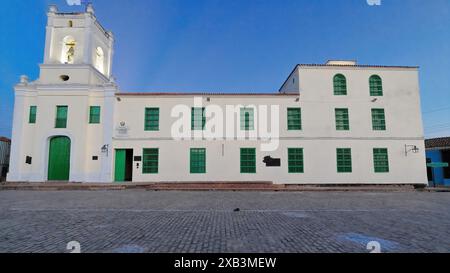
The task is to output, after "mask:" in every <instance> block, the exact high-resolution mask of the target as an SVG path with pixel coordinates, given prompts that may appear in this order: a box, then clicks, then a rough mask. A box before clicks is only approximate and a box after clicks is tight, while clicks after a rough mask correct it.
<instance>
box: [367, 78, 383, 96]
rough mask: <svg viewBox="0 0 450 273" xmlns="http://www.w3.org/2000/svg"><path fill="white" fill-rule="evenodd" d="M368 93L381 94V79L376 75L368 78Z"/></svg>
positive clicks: (372, 94)
mask: <svg viewBox="0 0 450 273" xmlns="http://www.w3.org/2000/svg"><path fill="white" fill-rule="evenodd" d="M369 86H370V95H371V96H383V81H382V80H381V77H380V76H378V75H372V76H370V78H369Z"/></svg>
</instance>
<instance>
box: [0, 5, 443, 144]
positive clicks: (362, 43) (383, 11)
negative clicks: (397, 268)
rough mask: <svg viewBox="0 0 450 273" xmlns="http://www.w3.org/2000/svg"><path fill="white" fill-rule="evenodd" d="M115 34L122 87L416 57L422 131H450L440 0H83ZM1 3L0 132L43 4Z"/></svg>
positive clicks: (221, 80) (404, 61)
mask: <svg viewBox="0 0 450 273" xmlns="http://www.w3.org/2000/svg"><path fill="white" fill-rule="evenodd" d="M92 2H93V4H94V7H95V10H96V15H97V18H98V19H99V20H100V22H101V23H102V24H103V25H104V26H105V28H107V29H109V30H112V31H113V32H114V34H115V37H116V44H115V58H114V67H113V73H114V75H115V77H116V78H117V82H118V84H119V86H120V88H121V89H122V90H124V91H221V92H237V91H242V92H273V91H277V90H278V88H279V87H280V85H281V84H282V83H283V81H284V80H285V78H286V76H287V75H288V74H289V72H290V71H291V70H292V68H293V67H294V65H295V64H297V63H324V62H325V61H326V60H328V59H356V60H358V63H360V64H382V65H419V66H420V67H421V69H420V81H421V97H422V110H423V112H424V124H425V128H426V131H425V132H426V135H427V136H429V137H434V136H441V135H450V118H449V117H450V27H449V26H450V1H449V0H429V1H423V0H382V5H381V6H369V5H367V3H366V0H334V1H332V0H292V1H290V0H159V1H156V0H127V1H122V0H93V1H92ZM53 3H54V4H57V5H58V7H59V9H60V10H63V11H71V10H79V9H80V7H75V8H74V7H69V6H68V5H67V4H66V1H65V0H53V1H48V0H42V1H39V0H22V1H19V0H14V1H3V2H2V8H1V10H0V111H1V115H0V135H3V136H8V137H9V136H10V135H11V123H12V110H13V102H14V96H13V88H12V87H13V85H14V84H15V83H17V81H18V79H19V76H20V75H21V74H26V75H28V76H29V77H30V78H31V79H36V78H37V77H38V72H39V71H38V64H39V63H41V62H42V59H43V51H44V39H45V24H46V11H47V6H48V5H49V4H53Z"/></svg>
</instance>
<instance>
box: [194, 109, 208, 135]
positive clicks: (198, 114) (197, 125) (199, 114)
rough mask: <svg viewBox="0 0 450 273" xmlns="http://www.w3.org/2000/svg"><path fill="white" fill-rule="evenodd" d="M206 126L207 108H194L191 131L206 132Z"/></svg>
mask: <svg viewBox="0 0 450 273" xmlns="http://www.w3.org/2000/svg"><path fill="white" fill-rule="evenodd" d="M205 124H206V116H205V107H203V108H200V107H192V110H191V130H204V129H205Z"/></svg>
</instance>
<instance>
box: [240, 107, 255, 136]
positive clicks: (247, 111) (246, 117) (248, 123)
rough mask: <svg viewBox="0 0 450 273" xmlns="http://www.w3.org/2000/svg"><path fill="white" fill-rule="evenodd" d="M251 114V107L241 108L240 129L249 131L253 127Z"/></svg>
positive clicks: (252, 113)
mask: <svg viewBox="0 0 450 273" xmlns="http://www.w3.org/2000/svg"><path fill="white" fill-rule="evenodd" d="M253 115H254V110H253V108H241V130H244V131H249V130H254V129H255V126H254V123H253V119H254V117H253Z"/></svg>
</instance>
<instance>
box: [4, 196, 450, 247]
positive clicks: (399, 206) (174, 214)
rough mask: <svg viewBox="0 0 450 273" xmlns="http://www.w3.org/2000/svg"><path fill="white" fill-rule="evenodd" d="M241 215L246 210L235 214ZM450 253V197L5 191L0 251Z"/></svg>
mask: <svg viewBox="0 0 450 273" xmlns="http://www.w3.org/2000/svg"><path fill="white" fill-rule="evenodd" d="M236 208H239V209H240V210H239V211H234V210H235V209H236ZM70 241H78V242H79V243H80V244H81V251H82V252H185V253H196V252H222V253H223V252H225V253H227V252H288V253H297V252H363V253H364V252H368V250H366V246H367V243H368V242H369V241H378V242H379V243H380V244H381V251H382V252H450V193H440V192H414V191H406V192H256V191H254V192H215V191H195V192H194V191H192V192H190V191H145V190H125V191H0V252H67V250H66V245H67V243H68V242H70Z"/></svg>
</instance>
